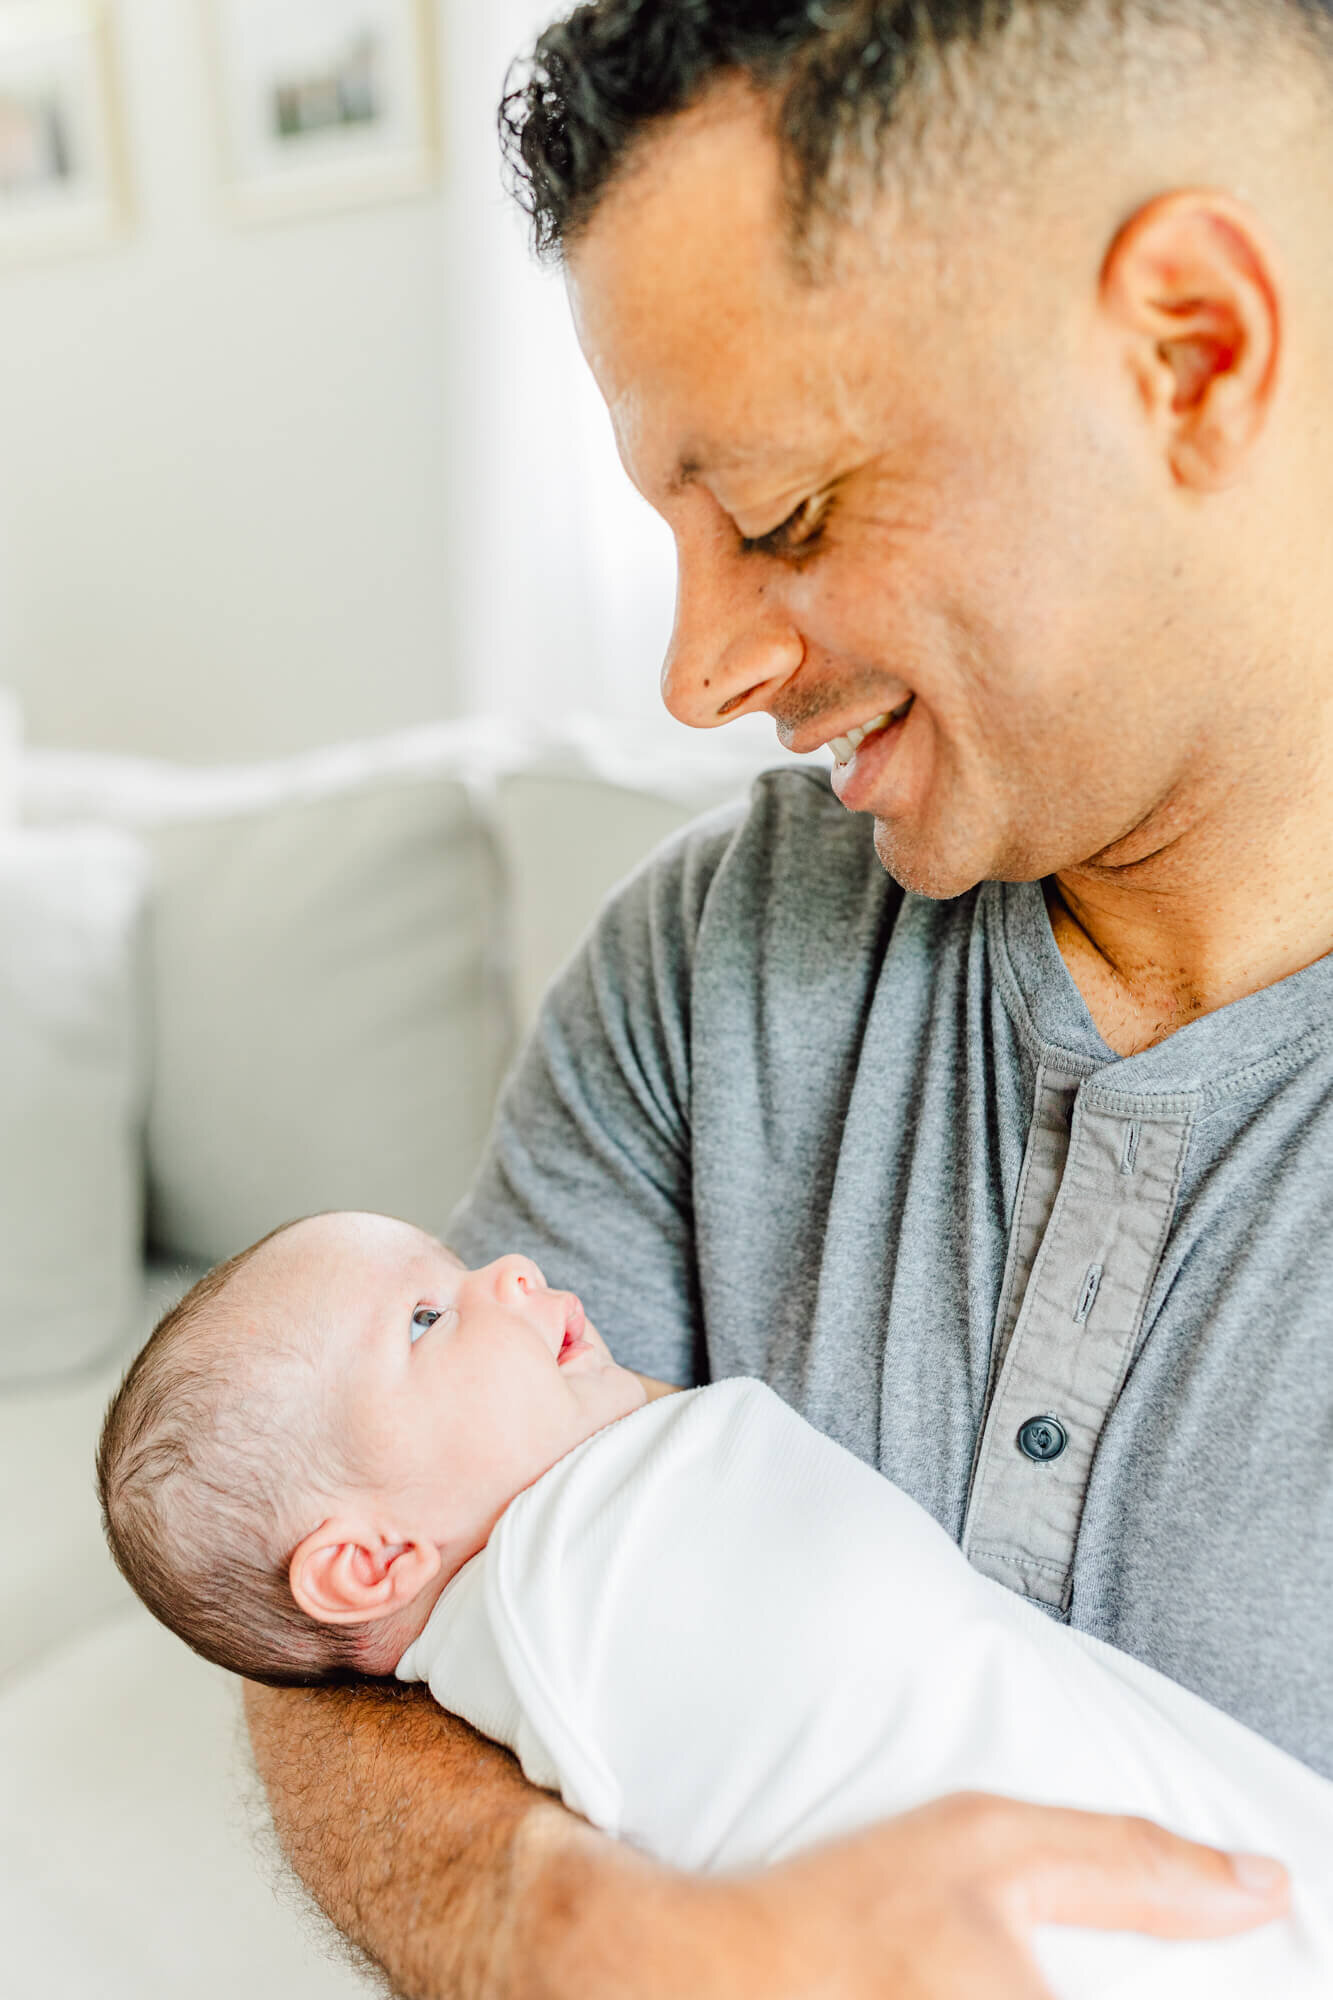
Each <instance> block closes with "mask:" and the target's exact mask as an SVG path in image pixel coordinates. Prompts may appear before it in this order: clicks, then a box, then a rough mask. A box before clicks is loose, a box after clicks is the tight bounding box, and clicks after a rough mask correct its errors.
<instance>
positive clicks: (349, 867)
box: [25, 724, 510, 1262]
mask: <svg viewBox="0 0 1333 2000" xmlns="http://www.w3.org/2000/svg"><path fill="white" fill-rule="evenodd" d="M499 755H500V751H499V748H498V747H497V743H496V740H495V737H494V734H493V733H488V731H487V729H486V727H485V726H478V725H467V724H463V725H444V726H441V727H440V728H437V729H433V730H426V731H414V732H405V733H403V734H401V735H399V736H397V737H392V738H387V739H383V740H382V741H380V742H377V743H369V744H362V745H345V746H340V747H339V748H338V749H336V750H333V751H320V752H314V753H310V754H308V755H306V756H302V757H296V758H290V759H286V760H283V761H282V762H280V763H273V764H268V765H258V766H246V767H238V768H232V769H230V770H228V769H225V768H223V769H213V770H202V771H192V770H190V769H189V768H187V767H183V766H169V765H168V766H164V765H160V764H155V763H147V762H142V761H133V760H129V759H121V758H107V757H91V756H76V755H61V754H59V753H54V752H50V753H32V754H30V755H29V757H28V758H27V759H26V760H25V793H26V796H25V812H26V815H27V817H29V818H30V819H32V818H42V819H51V818H53V817H59V816H60V815H62V814H64V813H68V812H70V811H76V810H77V811H81V812H88V811H94V812H97V813H99V814H101V815H102V816H104V817H107V818H113V819H116V820H118V821H120V822H121V823H122V824H126V825H134V826H138V827H139V828H141V829H142V830H143V833H144V837H145V838H146V840H147V841H148V843H149V845H150V848H151V851H152V854H153V857H154V861H155V868H156V876H155V884H154V902H153V921H152V927H151V947H150V964H151V996H150V1004H151V1014H152V1040H153V1078H152V1092H151V1100H150V1107H149V1118H148V1169H149V1203H150V1208H149V1219H150V1233H151V1238H152V1241H153V1244H154V1246H155V1248H156V1249H157V1250H158V1251H159V1252H161V1253H164V1254H167V1255H173V1256H179V1257H184V1258H188V1259H191V1260H198V1261H204V1262H208V1261H213V1260H216V1259H218V1258H221V1257H224V1256H227V1255H228V1254H230V1252H232V1251H233V1250H236V1249H239V1248H240V1247H242V1246H243V1245H244V1244H246V1243H248V1242H251V1241H253V1240H254V1238H256V1237H258V1236H260V1235H262V1234H264V1232H265V1231H266V1230H268V1229H271V1228H273V1227H274V1226H275V1225H276V1224H278V1223H280V1222H285V1221H287V1220H289V1219H291V1218H292V1217H294V1216H297V1215H302V1214H307V1213H310V1212H312V1211H315V1210H318V1209H326V1208H370V1209H378V1210H382V1211H384V1212H386V1213H388V1214H392V1215H400V1216H403V1217H405V1218H406V1219H407V1220H409V1221H414V1222H418V1223H420V1224H422V1225H423V1226H425V1227H427V1228H432V1229H436V1228H439V1227H440V1226H441V1225H442V1224H443V1221H444V1218H445V1216H446V1215H447V1214H448V1212H449V1210H450V1208H451V1207H452V1205H453V1203H454V1202H455V1201H456V1200H457V1198H458V1197H459V1195H461V1193H462V1192H463V1190H464V1188H465V1186H466V1184H467V1181H468V1178H469V1176H470V1174H471V1172H472V1169H473V1166H474V1164H475V1160H476V1157H477V1154H478V1152H479V1150H480V1146H481V1142H482V1140H483V1138H484V1136H485V1132H486V1127H487V1125H488V1123H489V1119H490V1112H491V1104H492V1100H493V1098H494V1093H495V1088H496V1085H497V1083H498V1080H499V1075H500V1071H501V1069H502V1067H503V1063H504V1061H505V1058H506V1056H507V1054H508V1050H509V1046H510V1013H509V1006H508V996H507V980H506V973H505V968H504V963H503V912H502V911H501V909H500V898H501V884H500V863H499V856H498V852H497V848H496V844H495V840H494V837H493V834H492V832H491V830H490V826H489V823H488V821H487V819H486V816H485V814H484V812H483V811H482V810H481V809H480V807H479V806H478V803H477V801H476V799H475V798H474V795H473V787H472V784H471V782H470V778H471V773H472V771H473V770H474V769H476V768H477V767H478V766H483V767H486V768H493V767H494V765H495V763H496V761H497V759H498V758H499Z"/></svg>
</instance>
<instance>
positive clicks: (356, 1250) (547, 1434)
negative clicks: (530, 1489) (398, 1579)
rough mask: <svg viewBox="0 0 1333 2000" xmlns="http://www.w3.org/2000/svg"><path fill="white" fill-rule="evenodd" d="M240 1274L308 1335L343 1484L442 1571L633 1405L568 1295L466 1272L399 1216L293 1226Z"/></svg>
mask: <svg viewBox="0 0 1333 2000" xmlns="http://www.w3.org/2000/svg"><path fill="white" fill-rule="evenodd" d="M261 1260H262V1261H261ZM251 1270H252V1272H253V1275H252V1276H251V1274H250V1271H247V1272H246V1273H243V1274H242V1276H243V1277H245V1278H246V1279H247V1281H248V1283H250V1284H252V1285H253V1286H255V1287H264V1288H267V1290H268V1291H269V1292H270V1293H271V1290H272V1287H273V1285H274V1283H275V1282H278V1283H281V1286H282V1289H283V1295H284V1299H285V1302H286V1309H287V1311H288V1312H289V1313H291V1314H292V1315H294V1317H295V1319H296V1321H297V1323H298V1324H299V1325H301V1326H302V1327H303V1328H305V1329H308V1331H309V1334H310V1337H311V1338H313V1339H314V1340H316V1341H317V1342H318V1351H319V1374H320V1380H321V1383H322V1386H323V1389H324V1420H325V1421H328V1422H330V1423H331V1425H332V1428H333V1430H334V1433H335V1435H336V1436H337V1439H338V1446H337V1450H338V1453H339V1455H340V1456H341V1455H344V1454H345V1456H346V1459H347V1461H348V1465H347V1469H348V1472H349V1474H350V1475H351V1477H352V1479H353V1480H354V1482H355V1483H356V1485H357V1488H358V1490H361V1489H365V1490H367V1491H373V1492H374V1493H375V1494H376V1495H377V1496H378V1497H379V1498H380V1499H381V1500H382V1502H383V1504H384V1507H386V1508H387V1509H388V1511H389V1514H390V1515H391V1516H392V1517H393V1518H394V1520H395V1521H396V1523H397V1525H398V1527H399V1529H400V1531H401V1535H402V1538H403V1539H408V1538H409V1536H410V1537H412V1538H417V1537H420V1538H422V1539H430V1540H434V1541H436V1542H437V1543H439V1544H440V1545H441V1546H442V1547H444V1548H445V1549H446V1550H447V1551H448V1552H449V1555H450V1557H451V1565H452V1563H456V1562H461V1561H464V1560H466V1558H467V1556H469V1555H472V1554H474V1553H475V1552H476V1550H477V1549H479V1548H481V1547H482V1546H483V1544H484V1543H485V1541H486V1539H487V1537H488V1536H489V1534H490V1531H491V1529H492V1528H493V1526H494V1525H495V1522H496V1520H497V1519H498V1517H499V1515H500V1513H501V1512H502V1511H503V1509H504V1508H505V1507H506V1506H507V1505H508V1503H509V1502H510V1500H512V1499H513V1498H514V1496H515V1494H517V1493H519V1492H521V1491H522V1490H523V1488H524V1487H526V1486H530V1485H531V1484H532V1482H533V1480H534V1479H537V1478H539V1477H540V1476H541V1474H542V1473H543V1472H545V1471H546V1470H547V1469H548V1467H550V1466H552V1465H554V1464H555V1462H556V1460H557V1459H559V1458H562V1457H563V1456H564V1455H565V1453H566V1452H568V1451H572V1450H573V1448H574V1446H575V1445H577V1444H581V1443H582V1442H583V1440H584V1439H585V1438H587V1437H591V1436H592V1434H593V1432H594V1431H596V1430H599V1429H601V1428H602V1426H603V1425H605V1424H608V1423H611V1422H613V1421H614V1420H615V1419H616V1418H618V1417H622V1416H625V1415H627V1414H628V1412H629V1411H630V1410H632V1409H635V1408H637V1407H638V1405H639V1404H641V1403H642V1402H643V1400H644V1391H643V1386H642V1384H641V1383H640V1382H639V1380H638V1378H637V1377H636V1376H635V1375H633V1374H631V1373H630V1372H629V1370H627V1369H624V1368H620V1367H617V1365H616V1364H615V1362H614V1361H613V1360H612V1359H611V1356H610V1354H609V1353H608V1351H607V1348H606V1345H605V1343H604V1342H603V1340H602V1338H601V1336H600V1334H599V1333H598V1332H597V1330H596V1328H595V1327H593V1326H592V1325H591V1324H590V1323H589V1322H588V1320H587V1319H586V1318H585V1316H584V1313H583V1308H582V1306H581V1305H580V1303H579V1301H578V1299H577V1298H576V1297H575V1296H574V1294H573V1293H572V1292H553V1291H550V1290H549V1289H548V1288H547V1286H546V1283H545V1280H544V1279H543V1277H542V1274H541V1272H540V1271H539V1270H538V1268H537V1266H536V1265H535V1264H534V1263H533V1262H532V1261H531V1259H530V1258H527V1257H522V1256H517V1255H514V1256H508V1257H501V1258H498V1259H497V1260H496V1261H495V1262H494V1263H491V1264H487V1265H484V1266H482V1267H481V1268H480V1269H478V1270H475V1271H469V1270H466V1269H465V1268H464V1267H463V1265H462V1264H460V1263H459V1262H458V1261H457V1259H456V1258H454V1257H453V1256H452V1255H451V1254H450V1253H449V1251H447V1250H446V1249H444V1248H443V1246H442V1245H441V1244H440V1243H438V1242H437V1241H436V1240H435V1238H434V1237H432V1236H427V1235H426V1234H425V1232H424V1231H422V1230H420V1229H415V1228H413V1227H412V1226H411V1225H410V1224H408V1223H404V1222H396V1221H393V1220H391V1219H390V1218H388V1217H387V1216H380V1215H361V1214H347V1215H329V1216H316V1217H313V1218H312V1219H311V1220H310V1221H308V1222H304V1223H298V1224H297V1225H296V1226H295V1227H294V1228H293V1229H290V1230H288V1231H285V1232H284V1234H283V1235H282V1236H280V1237H278V1238H276V1239H275V1240H274V1242H273V1243H272V1244H271V1245H266V1246H265V1249H264V1251H262V1252H261V1253H260V1255H259V1257H257V1258H256V1259H255V1260H254V1263H253V1266H252V1267H251ZM261 1295H262V1294H261Z"/></svg>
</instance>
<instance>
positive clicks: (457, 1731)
mask: <svg viewBox="0 0 1333 2000" xmlns="http://www.w3.org/2000/svg"><path fill="white" fill-rule="evenodd" d="M246 1712H247V1717H248V1721H249V1725H250V1735H251V1741H252V1743H253V1746H254V1753H255V1760H256V1763H257V1765H258V1769H259V1773H260V1776H261V1778H262V1780H263V1783H264V1785H265V1787H266V1789H267V1792H268V1796H269V1800H270V1804H271V1806H272V1810H273V1817H274V1821H275V1824H276V1827H277V1831H278V1835H279V1838H280V1840H281V1842H282V1845H283V1847H284V1849H285V1850H286V1853H287V1855H288V1857H289V1859H290V1860H291V1862H292V1864H293V1866H294V1867H295V1868H296V1870H297V1872H298V1874H299V1875H300V1876H301V1877H302V1879H303V1880H304V1882H305V1883H306V1885H307V1887H308V1888H309V1890H310V1892H311V1893H312V1895H313V1896H314V1897H315V1899H316V1900H317V1902H318V1903H319V1904H320V1906H321V1908H322V1909H324V1910H325V1912H326V1913H327V1914H328V1916H329V1917H330V1918H331V1919H332V1920H333V1922H334V1923H335V1924H336V1925H337V1926H338V1927H339V1929H340V1930H342V1931H343V1932H344V1933H345V1935H346V1936H347V1937H349V1938H350V1939H351V1940H352V1941H353V1942H354V1943H355V1944H357V1945H358V1946H359V1947H360V1948H361V1949H362V1950H363V1951H364V1952H365V1953H367V1955H368V1956H369V1957H370V1958H371V1959H372V1960H373V1961H374V1962H375V1964H376V1965H378V1966H379V1967H380V1968H381V1969H382V1970H383V1971H384V1973H385V1974H386V1976H387V1978H388V1979H389V1981H390V1983H391V1985H392V1988H393V1991H394V1992H395V1993H396V1994H398V1995H400V1996H403V2000H623V1997H624V1996H625V1995H626V1994H629V1993H633V1994H634V1995H635V2000H974V1996H975V1995H976V1994H978V1993H985V1994H986V1995H987V1997H988V2000H1046V1990H1045V1988H1044V1987H1043V1985H1042V1984H1041V1982H1040V1980H1039V1979H1038V1978H1037V1975H1036V1973H1035V1971H1034V1970H1033V1966H1032V1961H1031V1959H1030V1957H1029V1955H1028V1952H1027V1950H1026V1948H1025V1940H1026V1938H1027V1936H1028V1933H1029V1931H1030V1929H1031V1927H1032V1925H1034V1924H1036V1923H1039V1922H1056V1923H1059V1922H1063V1923H1082V1924H1088V1925H1093V1926H1100V1927H1103V1928H1108V1929H1141V1930H1144V1931H1149V1932H1152V1933H1154V1934H1156V1935H1158V1936H1162V1937H1192V1936H1198V1937H1204V1936H1223V1935H1226V1934H1228V1933H1230V1932H1232V1931H1238V1930H1244V1929H1248V1928H1250V1926H1251V1925H1253V1924H1256V1923H1259V1922H1263V1921H1266V1920H1267V1919H1269V1918H1271V1917H1273V1916H1276V1915H1278V1914H1279V1913H1280V1911H1281V1910H1282V1909H1283V1908H1284V1907H1285V1903H1286V1891H1285V1885H1284V1883H1283V1881H1282V1879H1281V1876H1280V1871H1278V1878H1277V1879H1276V1880H1272V1881H1270V1882H1269V1884H1268V1886H1267V1887H1266V1888H1264V1887H1262V1886H1261V1887H1260V1888H1259V1889H1258V1890H1257V1891H1256V1890H1254V1889H1251V1890H1250V1891H1248V1892H1246V1891H1245V1890H1244V1889H1243V1888H1242V1887H1241V1886H1239V1885H1238V1883H1237V1879H1236V1876H1235V1874H1234V1871H1233V1869H1232V1866H1231V1863H1230V1861H1229V1860H1228V1858H1227V1857H1226V1856H1224V1855H1219V1854H1216V1853H1214V1851H1213V1850H1212V1849H1210V1848H1200V1847H1194V1846H1191V1845H1190V1844H1189V1843H1187V1842H1185V1841H1182V1840H1178V1839H1176V1838H1175V1836H1173V1835H1170V1834H1166V1833H1163V1832H1162V1831H1161V1830H1160V1829H1158V1828H1156V1827H1153V1826H1150V1825H1148V1824H1147V1823H1146V1822H1143V1821H1140V1820H1129V1819H1117V1818H1102V1817H1101V1816H1099V1815H1095V1814H1090V1813H1076V1812H1067V1811H1062V1810H1057V1809H1054V1808H1049V1807H1040V1806H1027V1805H1020V1804H1016V1803H1014V1802H1013V1801H1010V1800H1001V1799H987V1798H981V1797H974V1796H961V1795H960V1796H958V1797H956V1798H951V1799H945V1800H941V1801H939V1802H937V1803H936V1804H934V1805H931V1806H927V1807H924V1808H922V1809H921V1810H920V1811H917V1812H914V1813H908V1814H905V1815H903V1816H902V1817H900V1818H898V1819H894V1820H888V1821H885V1822H884V1823H883V1824H881V1825H879V1826H875V1827H871V1828H868V1829H867V1830H866V1831H864V1832H862V1833H859V1834H856V1835H853V1836H852V1837H850V1838H849V1839H846V1840H840V1841H836V1842H831V1843H829V1844H828V1845H827V1846H824V1847H822V1848H818V1849H815V1850H812V1851H811V1852H810V1853H808V1854H803V1855H800V1856H798V1857H796V1858H795V1859H794V1860H791V1861H788V1862H784V1863H782V1864H781V1865H780V1866H778V1867H775V1868H772V1869H768V1870H763V1871H759V1872H756V1873H751V1874H746V1875H733V1876H715V1877H710V1878H698V1877H690V1876H686V1875H683V1874H680V1873H678V1872H676V1871H674V1870H671V1869H667V1868H663V1867H659V1866H658V1865H657V1864H655V1863H653V1862H651V1861H649V1860H647V1859H645V1858H644V1857H643V1856H642V1855H640V1854H638V1853H636V1852H635V1851H634V1850H633V1849H632V1848H629V1847H625V1846H623V1845H621V1844H619V1843H617V1842H615V1841H612V1840H609V1839H608V1838H606V1837H605V1836H604V1835H602V1834H600V1833H597V1832H595V1831H594V1830H593V1828H591V1827H589V1826H588V1825H587V1824H586V1823H585V1822H584V1821H583V1820H581V1819H578V1818H577V1817H576V1816H575V1815H574V1814H572V1813H569V1812H567V1811H566V1810H565V1808H564V1807H563V1806H562V1805H560V1804H559V1803H558V1802H557V1801H556V1800H554V1799H553V1798H552V1797H551V1795H550V1794H549V1793H547V1792H542V1791H539V1790H537V1789H536V1788H535V1787H534V1786H532V1785H529V1784H528V1782H527V1780H526V1779H525V1778H524V1777H523V1776H522V1774H521V1772H520V1771H519V1768H518V1766H517V1764H516V1763H515V1762H514V1760H513V1759H512V1758H511V1757H510V1756H509V1754H508V1752H507V1751H504V1750H501V1749H499V1748H498V1747H497V1746H496V1745H495V1744H493V1743H489V1742H487V1741H486V1740H485V1739H484V1738H483V1737H480V1736H478V1735H477V1734H476V1733H475V1732H474V1731H473V1730H471V1729H470V1728H469V1727H468V1726H467V1724H466V1723H463V1722H459V1721H458V1720H456V1719H455V1718H454V1717H453V1716H450V1715H446V1714H445V1713H444V1711H443V1710H442V1709H440V1708H438V1707H437V1706H436V1705H435V1703H434V1702H433V1701H432V1700H431V1699H430V1697H429V1696H428V1695H427V1694H426V1693H425V1691H424V1690H422V1689H419V1688H412V1689H398V1688H396V1687H393V1686H390V1685H388V1684H383V1685H380V1686H367V1687H366V1688H364V1689H353V1690H349V1689H331V1690H324V1689H321V1690H318V1691H281V1692H280V1691H278V1690H276V1689H272V1688H265V1687H258V1686H255V1685H253V1684H250V1685H247V1688H246Z"/></svg>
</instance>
